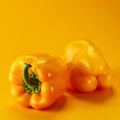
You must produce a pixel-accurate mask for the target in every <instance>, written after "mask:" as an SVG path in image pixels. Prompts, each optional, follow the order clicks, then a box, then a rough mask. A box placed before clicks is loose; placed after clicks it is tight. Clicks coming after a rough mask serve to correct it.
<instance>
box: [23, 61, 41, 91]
mask: <svg viewBox="0 0 120 120" xmlns="http://www.w3.org/2000/svg"><path fill="white" fill-rule="evenodd" d="M31 67H32V65H30V64H28V63H24V66H23V76H22V77H23V87H24V88H25V90H26V91H27V92H28V93H38V92H39V91H40V88H41V84H42V83H41V81H39V79H38V78H37V75H35V74H34V73H33V72H32V73H30V74H29V73H28V69H29V68H31Z"/></svg>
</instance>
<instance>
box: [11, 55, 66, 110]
mask: <svg viewBox="0 0 120 120" xmlns="http://www.w3.org/2000/svg"><path fill="white" fill-rule="evenodd" d="M66 74H67V67H66V64H65V63H64V61H63V60H61V59H60V58H57V57H51V56H49V55H47V54H31V55H23V56H20V57H18V58H17V59H16V60H15V61H14V62H13V64H12V66H11V69H10V74H9V79H10V82H11V94H12V95H13V96H14V98H15V100H16V101H17V102H18V103H19V104H21V105H22V106H25V107H33V108H35V109H45V108H47V107H49V106H51V105H52V104H53V103H54V102H56V100H57V99H59V98H60V97H61V96H62V95H63V94H64V92H65V90H66V84H67V81H66V76H67V75H66Z"/></svg>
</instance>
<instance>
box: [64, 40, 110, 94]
mask: <svg viewBox="0 0 120 120" xmlns="http://www.w3.org/2000/svg"><path fill="white" fill-rule="evenodd" d="M63 59H64V60H65V62H66V64H67V66H68V71H69V83H70V86H72V87H73V88H75V89H77V90H78V91H81V92H92V91H94V90H95V89H96V88H97V87H100V88H106V87H109V86H110V85H111V70H110V68H109V66H108V64H107V62H106V61H105V59H104V57H103V55H102V53H101V51H100V50H99V49H98V48H97V47H96V46H95V45H94V44H93V43H92V42H91V41H88V40H80V41H75V42H72V43H70V44H68V46H67V47H66V49H65V54H64V57H63Z"/></svg>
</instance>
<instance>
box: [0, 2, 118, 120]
mask: <svg viewBox="0 0 120 120" xmlns="http://www.w3.org/2000/svg"><path fill="white" fill-rule="evenodd" d="M79 39H90V40H92V41H93V42H94V43H95V44H96V45H97V46H98V47H99V48H100V49H101V50H102V52H103V54H104V56H105V57H106V59H107V61H108V63H109V65H110V67H111V68H112V71H113V78H112V80H113V86H112V88H110V89H107V90H101V91H96V92H94V93H91V94H77V93H74V94H71V93H67V94H66V98H62V99H60V100H59V101H58V102H57V103H56V104H54V105H53V106H52V107H51V108H50V109H47V110H44V111H35V110H32V109H25V108H23V107H20V106H18V105H14V104H11V97H10V93H9V90H10V88H9V86H10V85H9V82H8V72H9V68H10V65H11V62H12V61H13V60H14V59H15V58H16V57H17V56H19V55H21V54H23V53H28V52H29V53H30V52H32V53H33V52H48V53H50V54H52V55H55V56H56V55H57V56H62V55H63V53H64V48H65V46H66V45H67V44H68V43H69V42H70V41H74V40H79ZM0 119H1V120H2V119H4V120H8V119H11V120H12V119H13V120H39V119H41V120H49V119H51V120H67V119H68V120H74V119H76V120H78V119H81V120H88V119H89V120H102V119H103V120H105V119H107V120H113V119H114V120H118V119H120V1H119V0H1V1H0Z"/></svg>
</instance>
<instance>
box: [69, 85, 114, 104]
mask: <svg viewBox="0 0 120 120" xmlns="http://www.w3.org/2000/svg"><path fill="white" fill-rule="evenodd" d="M68 92H69V93H70V94H71V95H72V96H73V97H75V98H77V99H79V100H83V101H87V102H92V103H95V104H100V103H103V102H105V101H107V100H109V99H111V98H112V97H113V96H114V95H115V91H114V89H113V87H109V88H105V89H100V88H98V89H96V90H95V91H94V92H90V93H81V92H79V91H76V90H73V89H69V90H68Z"/></svg>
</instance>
